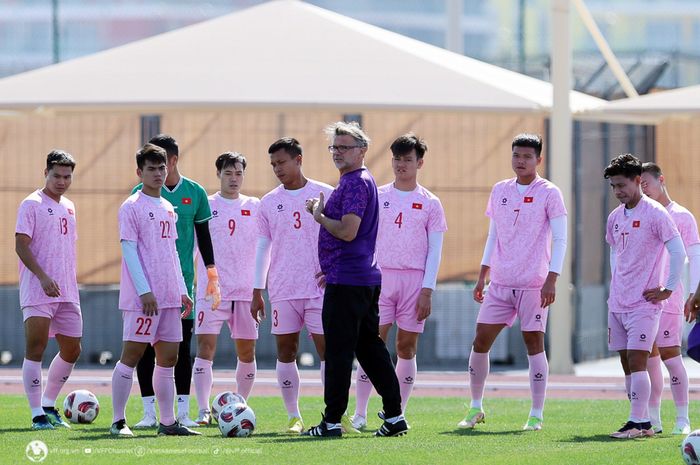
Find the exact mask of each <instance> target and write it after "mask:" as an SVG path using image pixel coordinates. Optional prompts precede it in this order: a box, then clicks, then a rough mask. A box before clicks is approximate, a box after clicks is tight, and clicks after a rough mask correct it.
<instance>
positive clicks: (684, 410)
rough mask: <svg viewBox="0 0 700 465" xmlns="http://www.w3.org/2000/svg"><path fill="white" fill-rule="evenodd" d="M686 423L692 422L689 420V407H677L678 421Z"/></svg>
mask: <svg viewBox="0 0 700 465" xmlns="http://www.w3.org/2000/svg"><path fill="white" fill-rule="evenodd" d="M679 420H680V421H684V422H685V423H686V424H688V425H689V424H690V420H689V419H688V406H687V405H679V406H677V407H676V421H679Z"/></svg>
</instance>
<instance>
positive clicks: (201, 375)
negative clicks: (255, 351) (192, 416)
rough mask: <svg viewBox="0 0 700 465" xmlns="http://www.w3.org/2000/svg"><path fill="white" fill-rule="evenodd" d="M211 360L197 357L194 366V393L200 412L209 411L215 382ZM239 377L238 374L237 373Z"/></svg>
mask: <svg viewBox="0 0 700 465" xmlns="http://www.w3.org/2000/svg"><path fill="white" fill-rule="evenodd" d="M213 364H214V363H213V362H212V361H211V360H207V359H204V358H199V357H195V359H194V365H192V381H193V382H194V393H195V395H196V396H197V406H198V407H199V410H209V397H211V386H212V383H213V382H214V374H213V373H212V369H211V367H212V365H213ZM236 376H238V372H236Z"/></svg>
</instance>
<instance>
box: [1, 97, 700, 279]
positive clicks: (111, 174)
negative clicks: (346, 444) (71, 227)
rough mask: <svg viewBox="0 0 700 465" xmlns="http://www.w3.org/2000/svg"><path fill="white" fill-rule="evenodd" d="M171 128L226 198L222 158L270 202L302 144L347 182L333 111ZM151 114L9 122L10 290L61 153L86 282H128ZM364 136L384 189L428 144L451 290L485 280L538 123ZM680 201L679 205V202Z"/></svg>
mask: <svg viewBox="0 0 700 465" xmlns="http://www.w3.org/2000/svg"><path fill="white" fill-rule="evenodd" d="M161 116H162V120H161V130H162V131H163V132H167V133H170V134H172V135H173V136H174V137H175V138H176V139H177V140H178V142H179V144H180V150H181V154H182V155H181V159H180V171H181V173H183V174H184V175H185V176H188V177H191V178H193V179H195V180H196V181H198V182H200V183H201V184H202V185H203V186H204V187H205V188H206V189H207V191H208V192H210V193H213V192H215V191H216V190H217V188H218V185H217V178H216V172H215V168H214V160H215V159H216V156H217V155H218V154H220V153H221V152H223V151H227V150H236V151H239V152H241V153H243V154H244V155H246V157H247V158H248V161H249V167H248V170H247V176H246V184H245V186H244V191H245V193H247V194H248V195H255V196H262V195H263V194H265V193H266V192H268V191H269V190H270V189H272V188H273V187H275V186H276V185H277V180H276V178H275V177H274V176H273V174H272V171H271V169H270V166H269V162H268V158H267V148H268V146H269V145H270V143H272V142H273V141H274V140H275V139H277V138H278V137H281V136H283V135H291V136H294V137H296V138H297V139H299V140H300V141H301V143H302V145H303V147H304V172H305V174H306V175H307V176H308V177H311V178H315V179H319V180H321V181H325V182H327V183H329V184H332V185H335V184H336V183H337V179H338V175H337V171H336V170H335V168H334V166H333V164H332V163H331V160H330V155H329V154H328V152H327V150H326V146H327V145H328V141H327V140H326V138H325V137H324V136H323V128H324V127H325V125H326V124H328V123H330V122H333V121H337V120H339V119H341V118H342V114H341V113H339V112H336V111H326V110H313V111H312V110H309V111H304V110H290V111H285V112H280V111H263V110H238V111H230V110H225V111H224V110H221V111H187V112H181V111H168V112H163V113H161ZM139 117H140V113H135V112H106V111H104V112H92V113H71V114H65V113H64V114H58V115H53V116H50V115H49V116H37V115H32V116H24V117H18V118H4V119H0V159H2V161H3V167H4V168H3V170H1V171H0V186H2V191H3V193H2V196H1V198H2V200H0V212H2V215H0V218H2V219H1V220H0V247H2V250H3V257H4V258H3V260H2V263H0V283H1V284H15V283H16V282H17V257H16V255H15V253H14V224H15V218H16V210H17V206H18V205H19V202H20V201H21V200H22V199H23V198H24V197H25V196H26V195H27V194H29V193H30V192H31V191H33V190H34V189H36V188H39V187H42V186H43V182H44V179H43V170H44V164H45V159H46V154H47V153H48V152H49V151H50V150H51V149H52V148H62V149H65V150H67V151H69V152H70V153H72V154H73V155H74V156H75V157H76V160H77V163H78V165H77V168H76V172H75V178H74V181H73V186H72V187H71V189H70V191H69V193H68V197H69V198H71V199H72V200H73V201H74V202H75V204H76V209H77V219H78V234H79V240H78V261H79V263H78V280H79V282H80V283H82V284H114V283H117V282H118V281H119V271H120V258H121V256H120V250H119V237H118V229H117V210H118V208H119V205H120V204H121V203H122V201H123V200H124V199H125V198H126V196H127V195H128V193H129V192H130V190H131V188H132V187H133V186H134V185H135V184H136V183H137V182H138V179H137V177H136V173H135V171H136V165H135V162H134V153H135V152H136V150H137V148H138V146H139V145H140V137H141V136H140V120H139ZM362 118H363V126H364V127H365V129H366V130H367V132H368V134H369V135H370V137H371V138H372V144H371V147H370V150H369V152H368V156H367V160H366V164H367V165H368V167H369V168H370V170H371V171H372V173H373V174H374V176H375V178H376V179H377V183H378V184H383V183H387V182H390V181H391V180H392V178H393V176H392V171H391V157H390V152H389V146H390V145H391V142H392V141H393V140H394V138H395V137H396V136H398V135H400V134H402V133H404V132H407V131H414V132H416V133H417V134H419V135H420V136H422V137H423V138H424V139H426V141H427V142H428V145H429V151H428V153H427V155H426V161H425V165H424V167H423V169H422V170H421V173H420V175H419V182H420V183H421V184H423V185H424V186H425V187H426V188H428V189H430V190H431V191H433V192H434V193H435V194H436V195H438V196H439V197H440V198H441V200H442V203H443V206H444V208H445V211H446V213H447V221H448V227H449V231H448V232H447V234H446V237H445V245H444V250H443V258H442V260H443V261H442V266H441V271H440V276H439V279H440V280H462V279H475V278H476V276H477V275H478V270H479V263H480V260H481V255H482V251H483V244H484V240H485V237H486V232H487V229H488V222H487V219H486V217H485V216H484V209H485V207H486V202H487V199H488V195H489V192H490V189H491V186H492V185H493V184H494V183H495V182H497V181H499V180H501V179H503V178H506V177H511V176H512V171H511V169H510V142H511V140H512V138H513V136H514V135H515V134H517V133H518V132H522V131H532V132H538V133H543V132H544V122H543V117H542V116H539V115H519V114H496V113H461V112H449V113H446V112H396V111H366V112H363V113H362ZM697 146H698V141H697V140H696V147H697ZM679 200H680V198H679Z"/></svg>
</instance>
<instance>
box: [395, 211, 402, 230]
mask: <svg viewBox="0 0 700 465" xmlns="http://www.w3.org/2000/svg"><path fill="white" fill-rule="evenodd" d="M394 224H395V225H397V226H398V227H399V229H401V225H402V224H403V212H399V214H398V215H396V219H395V220H394Z"/></svg>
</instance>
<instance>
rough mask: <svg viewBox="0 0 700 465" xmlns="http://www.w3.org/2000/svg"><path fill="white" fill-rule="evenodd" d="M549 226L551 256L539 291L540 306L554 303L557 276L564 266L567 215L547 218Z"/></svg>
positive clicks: (543, 306)
mask: <svg viewBox="0 0 700 465" xmlns="http://www.w3.org/2000/svg"><path fill="white" fill-rule="evenodd" d="M549 228H550V229H551V231H552V258H551V259H550V261H549V273H547V278H546V279H545V281H544V285H543V286H542V290H541V292H540V298H541V302H540V305H541V306H542V308H545V307H547V306H549V305H551V304H553V303H554V300H555V298H556V285H557V278H558V277H559V275H561V271H562V269H563V268H564V256H565V255H566V242H567V217H566V215H560V216H557V217H556V218H550V219H549Z"/></svg>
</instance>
